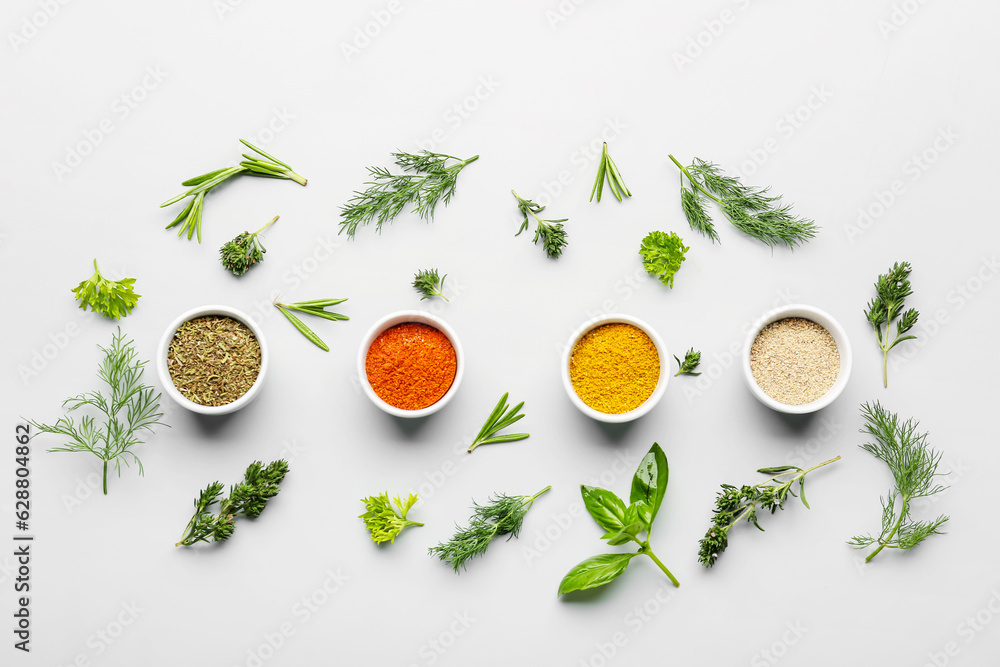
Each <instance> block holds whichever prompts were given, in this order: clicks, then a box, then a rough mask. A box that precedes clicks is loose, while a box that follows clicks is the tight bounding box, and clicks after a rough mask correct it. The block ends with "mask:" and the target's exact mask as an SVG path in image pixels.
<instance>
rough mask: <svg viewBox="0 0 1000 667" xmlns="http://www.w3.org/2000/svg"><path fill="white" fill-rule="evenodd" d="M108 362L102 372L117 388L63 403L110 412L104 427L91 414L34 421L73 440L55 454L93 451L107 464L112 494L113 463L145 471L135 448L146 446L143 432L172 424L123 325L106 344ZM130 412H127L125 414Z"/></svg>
mask: <svg viewBox="0 0 1000 667" xmlns="http://www.w3.org/2000/svg"><path fill="white" fill-rule="evenodd" d="M101 350H102V351H103V352H104V360H103V361H102V362H101V365H100V366H99V367H98V369H97V375H98V377H100V378H101V379H102V380H104V382H105V383H106V384H107V385H108V386H109V387H111V395H110V396H105V395H104V394H101V393H99V392H96V391H92V392H88V393H86V394H80V395H78V396H74V397H72V398H67V399H66V400H65V401H63V407H65V408H66V409H67V410H69V411H70V412H72V411H73V410H76V409H78V408H82V407H84V406H87V407H90V408H96V409H97V410H98V411H100V412H101V413H102V414H103V415H104V420H103V421H104V423H103V424H101V425H100V426H99V425H98V424H97V422H96V421H95V420H94V418H93V417H92V416H90V415H84V416H83V417H81V418H80V421H79V423H77V422H75V421H74V420H73V418H72V417H61V418H60V419H59V421H57V422H56V423H55V424H42V423H39V422H36V421H31V422H30V423H31V425H32V426H34V427H35V428H36V429H38V430H39V432H43V433H54V434H56V435H62V436H66V437H68V438H69V439H70V442H68V443H66V444H65V445H62V446H61V447H54V448H52V449H50V450H49V451H50V452H90V453H91V454H93V455H94V456H96V457H97V458H99V459H100V460H101V461H103V462H104V493H105V495H107V493H108V462H110V461H114V464H115V469H116V470H117V471H118V474H119V476H120V475H121V464H122V463H125V465H126V466H128V465H130V464H131V463H135V464H136V467H138V469H139V474H140V475H141V474H142V461H140V460H139V457H138V456H136V455H135V452H134V451H132V448H133V447H134V446H136V445H141V444H142V440H139V438H138V437H137V434H138V433H139V432H140V431H149V432H152V431H153V426H156V425H160V426H166V424H164V423H163V422H161V421H160V417H162V416H163V413H162V412H159V409H160V403H159V400H160V394H156V395H154V394H153V391H154V390H153V387H151V386H149V385H145V384H142V373H143V367H144V366H145V365H146V362H145V361H136V356H137V353H136V351H135V347H134V346H133V343H132V341H131V340H126V338H125V334H123V333H122V330H121V328H119V329H118V331H117V333H115V334H114V336H113V337H112V339H111V346H110V347H106V348H105V347H102V348H101ZM122 413H124V414H122Z"/></svg>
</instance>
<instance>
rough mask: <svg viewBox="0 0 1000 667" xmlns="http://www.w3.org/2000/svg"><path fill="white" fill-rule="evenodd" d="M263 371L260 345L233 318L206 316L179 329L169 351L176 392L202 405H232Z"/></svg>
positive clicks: (186, 323)
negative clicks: (261, 369)
mask: <svg viewBox="0 0 1000 667" xmlns="http://www.w3.org/2000/svg"><path fill="white" fill-rule="evenodd" d="M260 367H261V351H260V343H259V342H258V341H257V338H256V336H254V334H253V332H252V331H251V330H250V329H249V327H247V326H246V325H245V324H243V323H242V322H240V321H239V320H236V319H233V318H232V317H225V316H222V315H206V316H204V317H196V318H194V319H192V320H188V321H187V322H184V323H183V324H181V325H180V327H178V329H177V331H176V333H174V336H173V338H172V339H171V341H170V347H169V348H168V351H167V370H168V371H169V372H170V379H171V380H173V383H174V386H176V387H177V390H178V391H179V392H180V393H181V395H183V396H184V397H185V398H187V399H188V400H190V401H193V402H194V403H197V404H199V405H205V406H210V407H216V406H220V405H227V404H229V403H232V402H233V401H235V400H236V399H238V398H239V397H241V396H243V395H244V394H245V393H247V392H248V391H249V390H250V387H252V386H253V384H254V382H256V381H257V376H258V374H259V373H260Z"/></svg>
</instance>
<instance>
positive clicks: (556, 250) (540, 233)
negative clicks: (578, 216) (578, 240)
mask: <svg viewBox="0 0 1000 667" xmlns="http://www.w3.org/2000/svg"><path fill="white" fill-rule="evenodd" d="M510 192H511V194H513V195H514V197H515V198H517V210H519V211H520V212H521V215H523V216H524V222H522V223H521V228H520V229H518V230H517V234H514V236H520V235H521V232H523V231H524V230H526V229H527V228H528V225H529V224H530V223H529V220H528V214H529V213H530V214H531V217H533V218H534V219H535V222H536V227H535V238H533V239H532V240H531V242H532V243H535V244H537V243H538V241H539V239H541V241H542V247H543V248H545V254H546V255H547V256H549V257H551V258H552V259H555V258H557V257H559V255H561V254H562V251H563V248H565V247H566V243H567V241H566V229H565V227H563V224H562V223H564V222H566V221H567V220H569V218H560V219H559V220H542V219H541V218H539V217H538V214H539V213H541V212H542V211H544V210H545V207H544V206H542V205H541V204H536V203H535V202H533V201H531V200H530V199H522V198H521V195H519V194H517V193H516V192H514V191H513V190H511V191H510Z"/></svg>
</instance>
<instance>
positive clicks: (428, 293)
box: [413, 269, 448, 301]
mask: <svg viewBox="0 0 1000 667" xmlns="http://www.w3.org/2000/svg"><path fill="white" fill-rule="evenodd" d="M447 277H448V275H447V274H445V275H444V277H439V276H438V270H437V269H427V270H426V271H417V272H416V274H414V276H413V289H415V290H417V291H418V292H420V293H421V294H422V295H423V296H421V297H420V300H421V301H423V300H424V299H430V298H431V297H435V296H439V297H441V298H442V299H444V300H445V301H447V300H448V297H446V296H445V295H444V279H445V278H447Z"/></svg>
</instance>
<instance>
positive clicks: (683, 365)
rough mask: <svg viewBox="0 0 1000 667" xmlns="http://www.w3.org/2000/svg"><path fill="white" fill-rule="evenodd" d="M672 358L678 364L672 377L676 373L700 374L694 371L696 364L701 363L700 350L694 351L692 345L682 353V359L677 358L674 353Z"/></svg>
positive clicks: (676, 374)
mask: <svg viewBox="0 0 1000 667" xmlns="http://www.w3.org/2000/svg"><path fill="white" fill-rule="evenodd" d="M674 359H675V360H676V361H677V365H678V366H679V368H678V369H677V372H676V373H674V377H677V376H678V375H701V373H696V372H695V369H696V368H698V364H700V363H701V352H697V351H695V349H694V348H693V347H692V348H691V349H690V350H688V351H687V352H686V353H685V354H684V361H681V360H680V359H678V358H677V355H676V354H675V355H674Z"/></svg>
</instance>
